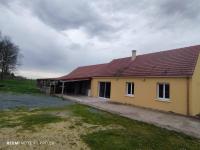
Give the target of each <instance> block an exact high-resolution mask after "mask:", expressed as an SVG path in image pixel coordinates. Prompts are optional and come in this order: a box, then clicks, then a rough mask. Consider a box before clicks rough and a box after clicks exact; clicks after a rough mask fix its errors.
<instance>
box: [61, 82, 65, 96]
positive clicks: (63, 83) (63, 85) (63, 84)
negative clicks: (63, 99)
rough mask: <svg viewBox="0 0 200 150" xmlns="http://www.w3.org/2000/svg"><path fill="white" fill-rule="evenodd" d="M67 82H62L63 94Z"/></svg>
mask: <svg viewBox="0 0 200 150" xmlns="http://www.w3.org/2000/svg"><path fill="white" fill-rule="evenodd" d="M64 88H65V82H62V96H63V94H64Z"/></svg>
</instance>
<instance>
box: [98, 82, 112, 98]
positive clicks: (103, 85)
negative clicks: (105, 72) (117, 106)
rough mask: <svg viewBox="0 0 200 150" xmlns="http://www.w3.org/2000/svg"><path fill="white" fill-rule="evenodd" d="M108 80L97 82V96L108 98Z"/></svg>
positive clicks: (109, 84)
mask: <svg viewBox="0 0 200 150" xmlns="http://www.w3.org/2000/svg"><path fill="white" fill-rule="evenodd" d="M110 88H111V83H110V82H99V97H103V98H110Z"/></svg>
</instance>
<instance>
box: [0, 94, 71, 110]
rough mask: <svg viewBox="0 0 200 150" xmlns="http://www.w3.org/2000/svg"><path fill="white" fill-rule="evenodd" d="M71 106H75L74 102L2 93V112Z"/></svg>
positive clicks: (41, 96) (49, 97) (0, 106)
mask: <svg viewBox="0 0 200 150" xmlns="http://www.w3.org/2000/svg"><path fill="white" fill-rule="evenodd" d="M70 104H73V102H72V101H68V100H63V99H61V98H57V97H51V96H46V95H44V96H43V95H28V94H11V93H0V110H4V109H11V108H16V107H28V108H34V107H53V106H63V105H70Z"/></svg>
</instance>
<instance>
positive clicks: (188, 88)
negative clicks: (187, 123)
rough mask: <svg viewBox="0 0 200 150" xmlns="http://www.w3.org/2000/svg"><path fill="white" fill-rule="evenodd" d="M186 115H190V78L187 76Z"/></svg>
mask: <svg viewBox="0 0 200 150" xmlns="http://www.w3.org/2000/svg"><path fill="white" fill-rule="evenodd" d="M187 115H188V116H189V115H190V78H189V77H187Z"/></svg>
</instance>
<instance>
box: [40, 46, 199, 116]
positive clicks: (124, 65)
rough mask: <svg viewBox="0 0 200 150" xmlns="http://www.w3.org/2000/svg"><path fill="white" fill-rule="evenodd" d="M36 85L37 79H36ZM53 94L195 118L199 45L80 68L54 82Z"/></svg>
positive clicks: (196, 112) (197, 102)
mask: <svg viewBox="0 0 200 150" xmlns="http://www.w3.org/2000/svg"><path fill="white" fill-rule="evenodd" d="M38 81H39V82H40V81H41V80H38ZM52 85H53V87H54V89H55V90H54V92H55V93H63V94H78V95H88V96H93V97H100V98H102V100H106V101H111V102H117V103H123V104H130V105H135V106H140V107H146V108H151V109H156V110H161V111H167V112H174V113H178V114H183V115H191V116H195V115H198V114H200V45H197V46H191V47H185V48H179V49H173V50H168V51H162V52H156V53H150V54H144V55H138V56H137V55H136V51H132V56H131V57H127V58H120V59H114V60H112V61H111V62H109V63H106V64H99V65H91V66H83V67H79V68H77V69H75V70H74V71H72V72H71V73H70V74H68V75H66V76H63V77H60V78H56V79H54V84H52Z"/></svg>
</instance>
